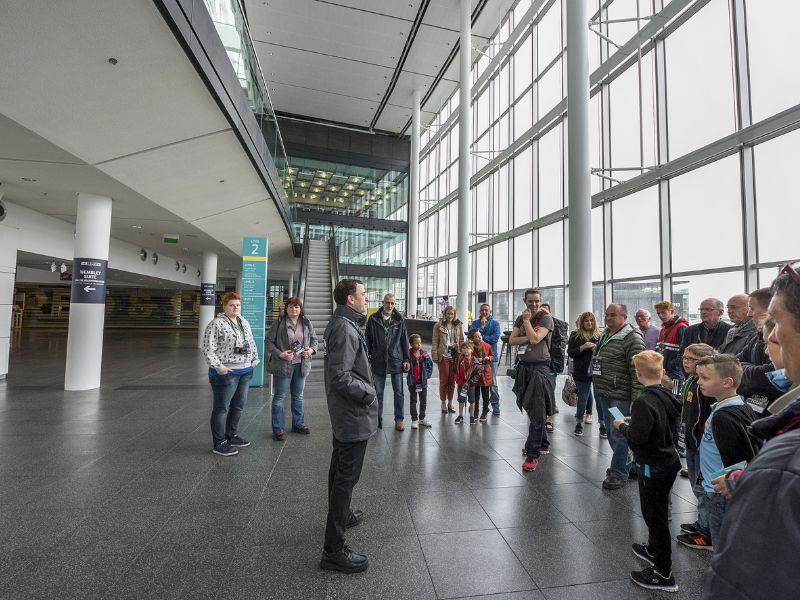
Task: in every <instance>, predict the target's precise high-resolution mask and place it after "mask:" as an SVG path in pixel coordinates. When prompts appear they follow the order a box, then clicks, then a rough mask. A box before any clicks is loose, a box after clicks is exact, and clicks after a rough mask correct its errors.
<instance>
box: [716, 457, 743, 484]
mask: <svg viewBox="0 0 800 600" xmlns="http://www.w3.org/2000/svg"><path fill="white" fill-rule="evenodd" d="M746 466H747V461H746V460H743V461H742V462H738V463H736V464H735V465H731V466H730V467H724V468H722V469H720V470H719V471H714V472H713V473H712V474H711V479H712V480H714V479H716V478H717V477H721V476H722V475H725V474H726V473H730V472H731V471H738V470H740V469H744V468H745V467H746Z"/></svg>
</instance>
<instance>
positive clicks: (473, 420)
mask: <svg viewBox="0 0 800 600" xmlns="http://www.w3.org/2000/svg"><path fill="white" fill-rule="evenodd" d="M477 422H478V419H476V418H475V417H473V416H470V418H469V424H470V425H475V423H477Z"/></svg>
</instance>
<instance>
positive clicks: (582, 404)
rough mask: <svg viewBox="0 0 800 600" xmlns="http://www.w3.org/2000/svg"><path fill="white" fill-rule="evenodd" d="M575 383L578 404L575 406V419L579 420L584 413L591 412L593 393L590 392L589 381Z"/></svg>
mask: <svg viewBox="0 0 800 600" xmlns="http://www.w3.org/2000/svg"><path fill="white" fill-rule="evenodd" d="M575 385H576V386H577V388H578V406H577V407H576V408H577V411H576V412H575V419H576V420H577V421H578V422H581V421H583V416H584V415H590V414H592V398H593V397H594V393H593V392H592V382H591V381H576V382H575ZM600 418H602V417H600Z"/></svg>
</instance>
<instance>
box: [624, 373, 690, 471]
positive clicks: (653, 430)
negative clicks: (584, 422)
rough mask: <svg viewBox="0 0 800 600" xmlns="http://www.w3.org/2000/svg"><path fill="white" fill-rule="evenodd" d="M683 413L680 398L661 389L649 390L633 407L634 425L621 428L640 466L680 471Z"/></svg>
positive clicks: (655, 387)
mask: <svg viewBox="0 0 800 600" xmlns="http://www.w3.org/2000/svg"><path fill="white" fill-rule="evenodd" d="M680 413H681V404H680V401H679V400H678V398H676V397H675V395H674V394H672V393H670V392H668V391H667V390H666V389H664V388H663V387H661V386H648V387H646V388H645V389H644V391H643V392H642V394H641V395H640V396H639V397H638V398H637V399H636V401H634V402H633V403H632V404H631V421H630V424H628V423H623V424H622V425H620V426H619V432H620V434H621V435H622V437H624V438H625V439H626V440H627V441H628V446H629V447H630V449H631V450H632V451H633V457H634V459H635V460H636V463H637V464H639V465H642V466H645V465H652V466H655V467H661V468H664V467H670V466H673V465H675V466H677V467H678V468H680V467H679V465H680V462H681V461H680V458H679V457H678V451H677V450H676V449H675V442H676V440H675V430H676V428H677V423H678V416H679V415H680ZM676 471H677V469H676V470H675V471H673V473H675V472H676Z"/></svg>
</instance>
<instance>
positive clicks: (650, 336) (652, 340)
mask: <svg viewBox="0 0 800 600" xmlns="http://www.w3.org/2000/svg"><path fill="white" fill-rule="evenodd" d="M634 318H635V319H636V324H637V325H638V326H639V331H640V332H641V334H642V337H643V338H644V349H645V350H655V349H656V347H657V346H658V334H660V333H661V327H656V326H655V325H653V323H652V321H651V320H650V311H648V310H645V309H644V308H640V309H639V310H637V311H636V314H635V315H634Z"/></svg>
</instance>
